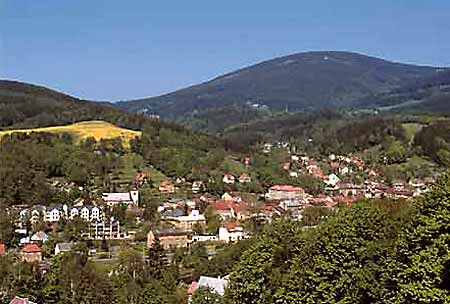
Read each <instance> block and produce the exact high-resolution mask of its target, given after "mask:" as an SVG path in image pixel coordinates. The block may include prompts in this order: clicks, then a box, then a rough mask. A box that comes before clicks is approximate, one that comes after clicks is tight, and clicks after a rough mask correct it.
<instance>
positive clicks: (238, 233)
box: [219, 223, 247, 243]
mask: <svg viewBox="0 0 450 304" xmlns="http://www.w3.org/2000/svg"><path fill="white" fill-rule="evenodd" d="M245 238H247V235H246V233H245V232H244V228H242V227H241V226H240V225H237V224H235V223H228V224H226V225H224V226H223V227H220V228H219V241H222V242H226V243H229V242H237V241H240V240H243V239H245Z"/></svg>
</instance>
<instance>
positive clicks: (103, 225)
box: [84, 218, 128, 240]
mask: <svg viewBox="0 0 450 304" xmlns="http://www.w3.org/2000/svg"><path fill="white" fill-rule="evenodd" d="M84 236H85V237H87V238H88V239H90V240H103V239H107V240H113V239H126V238H128V234H127V233H126V232H125V231H124V232H122V231H121V230H120V222H119V221H115V220H114V219H113V218H111V219H110V220H109V221H100V222H89V226H88V232H87V233H86V234H85V235H84Z"/></svg>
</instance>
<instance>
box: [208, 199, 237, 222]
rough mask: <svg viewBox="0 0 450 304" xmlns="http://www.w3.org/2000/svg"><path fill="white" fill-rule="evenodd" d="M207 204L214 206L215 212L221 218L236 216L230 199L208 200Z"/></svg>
mask: <svg viewBox="0 0 450 304" xmlns="http://www.w3.org/2000/svg"><path fill="white" fill-rule="evenodd" d="M209 205H210V206H212V207H213V208H214V211H215V214H217V215H220V217H221V218H222V219H229V218H235V217H236V213H235V212H234V209H233V202H232V201H223V200H222V201H215V202H210V203H209Z"/></svg>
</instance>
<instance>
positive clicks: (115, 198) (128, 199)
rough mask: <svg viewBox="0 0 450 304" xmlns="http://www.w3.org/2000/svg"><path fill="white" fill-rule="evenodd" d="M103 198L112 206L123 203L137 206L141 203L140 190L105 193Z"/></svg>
mask: <svg viewBox="0 0 450 304" xmlns="http://www.w3.org/2000/svg"><path fill="white" fill-rule="evenodd" d="M102 199H103V202H105V204H106V205H108V206H110V207H112V206H115V205H121V204H124V205H135V206H137V205H138V203H139V192H138V191H130V192H123V193H103V194H102Z"/></svg>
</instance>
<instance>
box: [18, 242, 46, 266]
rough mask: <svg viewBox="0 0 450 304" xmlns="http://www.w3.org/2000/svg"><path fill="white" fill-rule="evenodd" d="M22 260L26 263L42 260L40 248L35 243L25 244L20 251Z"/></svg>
mask: <svg viewBox="0 0 450 304" xmlns="http://www.w3.org/2000/svg"><path fill="white" fill-rule="evenodd" d="M21 257H22V261H24V262H27V263H34V262H40V261H42V250H41V247H39V246H38V245H36V244H27V245H25V246H24V247H23V248H22V251H21Z"/></svg>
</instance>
